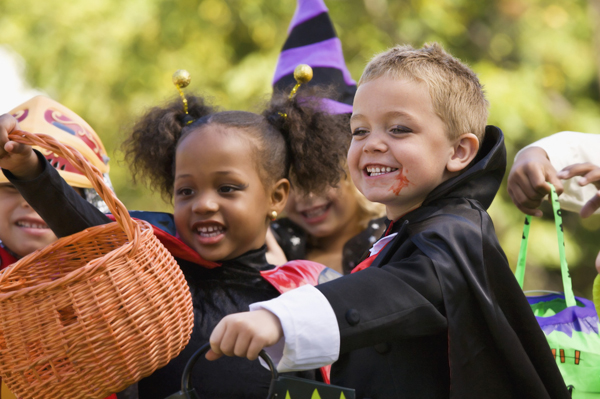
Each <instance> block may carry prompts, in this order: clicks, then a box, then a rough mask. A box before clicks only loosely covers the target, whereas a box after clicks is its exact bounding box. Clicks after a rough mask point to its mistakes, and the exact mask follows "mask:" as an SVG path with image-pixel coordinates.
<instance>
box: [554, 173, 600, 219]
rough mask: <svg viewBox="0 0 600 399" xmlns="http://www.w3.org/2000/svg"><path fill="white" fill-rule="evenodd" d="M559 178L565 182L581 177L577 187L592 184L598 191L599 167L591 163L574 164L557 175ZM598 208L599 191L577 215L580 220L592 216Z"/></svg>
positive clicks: (599, 203) (599, 180) (599, 182)
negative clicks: (579, 216)
mask: <svg viewBox="0 0 600 399" xmlns="http://www.w3.org/2000/svg"><path fill="white" fill-rule="evenodd" d="M557 176H558V177H559V178H561V179H563V180H566V179H570V178H572V177H575V176H583V178H581V179H579V182H578V183H579V185H580V186H585V185H587V184H593V185H594V186H596V189H598V190H600V166H597V165H594V164H591V163H576V164H574V165H571V166H567V167H566V168H564V169H563V170H561V171H560V172H558V175H557ZM598 208H600V191H598V192H596V195H594V196H593V197H592V198H591V199H590V200H589V201H588V202H586V203H585V205H584V206H583V207H582V208H581V211H579V214H580V215H581V217H582V218H586V217H588V216H590V215H592V214H593V213H594V212H595V211H596V209H598Z"/></svg>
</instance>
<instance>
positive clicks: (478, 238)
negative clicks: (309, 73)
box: [207, 43, 570, 399]
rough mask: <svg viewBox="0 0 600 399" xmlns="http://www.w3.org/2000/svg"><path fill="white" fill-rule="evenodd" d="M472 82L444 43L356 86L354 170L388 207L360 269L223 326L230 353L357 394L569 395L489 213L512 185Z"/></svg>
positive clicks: (498, 136)
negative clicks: (311, 372)
mask: <svg viewBox="0 0 600 399" xmlns="http://www.w3.org/2000/svg"><path fill="white" fill-rule="evenodd" d="M487 106H488V104H487V101H486V100H485V97H484V94H483V90H482V86H481V84H480V83H479V81H478V79H477V77H476V75H475V74H474V73H473V72H472V71H471V70H470V69H469V68H468V67H467V66H465V65H464V64H462V63H461V62H460V61H458V60H457V59H455V58H453V57H452V56H450V55H449V54H447V53H446V52H444V50H443V49H442V48H441V47H440V46H439V45H438V44H435V43H434V44H430V45H425V46H424V47H423V48H421V49H417V50H415V49H413V48H412V47H410V46H399V47H395V48H392V49H390V50H388V51H386V52H384V53H382V54H379V55H377V56H376V57H375V58H374V59H373V60H372V61H371V62H370V63H369V64H368V65H367V67H366V69H365V72H364V74H363V76H362V78H361V80H360V82H359V85H358V90H357V93H356V97H355V100H354V112H353V115H352V119H351V129H352V135H353V138H352V144H351V146H350V150H349V152H348V167H349V169H350V175H351V177H352V180H353V182H354V184H355V185H356V186H357V188H358V189H359V190H360V191H361V192H362V193H363V194H364V195H365V196H366V197H367V198H368V199H369V200H371V201H375V202H380V203H382V204H384V205H385V206H386V210H387V216H388V218H389V219H390V223H389V227H388V229H387V231H386V233H385V235H384V237H383V238H382V239H381V240H380V241H378V242H377V243H376V244H375V245H374V246H373V248H372V249H371V255H372V256H371V257H370V258H369V259H367V260H365V262H363V264H362V265H359V266H358V268H359V269H363V270H361V271H359V272H357V273H354V274H352V275H349V276H345V277H343V278H340V279H338V280H336V281H332V282H330V283H326V284H322V285H320V286H317V287H316V288H315V287H306V286H305V287H301V288H298V289H296V290H294V291H291V292H289V293H287V294H284V295H282V296H281V297H279V298H277V299H275V300H272V301H268V302H261V303H257V304H254V305H252V306H251V312H248V313H240V314H237V315H231V316H228V317H226V318H224V319H223V320H222V321H221V323H220V324H219V325H218V326H217V327H216V328H215V330H214V331H213V334H212V336H211V344H212V352H211V353H209V354H208V355H207V357H208V358H209V359H215V358H217V357H219V356H220V355H222V354H225V355H229V356H231V355H237V356H246V357H248V358H251V359H253V358H256V356H257V354H258V352H259V351H260V349H262V348H264V347H270V348H268V351H269V352H270V353H271V354H272V355H273V356H274V357H276V361H277V362H278V367H279V369H280V370H282V371H283V370H296V369H305V368H314V367H317V366H322V365H324V364H328V363H333V362H335V363H334V364H333V367H332V373H331V380H332V383H334V384H339V385H343V386H348V387H352V388H355V389H356V392H357V398H448V397H453V398H461V399H462V398H550V397H552V398H562V397H564V398H568V397H570V396H569V393H568V392H567V390H566V388H565V386H564V383H563V382H562V378H561V376H560V373H559V371H558V368H557V367H556V364H555V360H554V359H553V357H552V355H551V352H550V349H549V348H548V344H547V343H546V340H545V338H544V335H543V333H542V332H541V330H540V329H539V327H538V325H537V322H536V320H535V318H534V317H533V315H532V313H531V310H530V308H529V305H528V304H527V301H526V300H525V298H524V296H523V294H522V293H521V291H520V289H519V287H518V285H517V284H516V281H515V279H514V277H513V275H512V273H511V271H510V269H509V267H508V263H507V261H506V258H505V256H504V253H503V251H502V249H501V248H500V245H499V244H498V241H497V238H496V234H495V232H494V228H493V225H492V221H491V219H490V217H489V215H488V214H487V212H486V209H487V208H488V206H489V205H490V204H491V202H492V200H493V198H494V196H495V195H496V192H497V190H498V188H499V186H500V183H501V181H502V177H503V175H504V171H505V166H506V153H505V149H504V142H503V136H502V132H501V131H500V129H498V128H496V127H493V126H488V127H486V126H485V124H486V119H487Z"/></svg>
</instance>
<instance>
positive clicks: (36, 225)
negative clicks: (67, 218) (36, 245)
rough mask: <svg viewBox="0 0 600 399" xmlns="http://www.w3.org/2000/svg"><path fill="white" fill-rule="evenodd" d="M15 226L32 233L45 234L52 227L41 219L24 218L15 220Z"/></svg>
mask: <svg viewBox="0 0 600 399" xmlns="http://www.w3.org/2000/svg"><path fill="white" fill-rule="evenodd" d="M15 226H17V227H18V228H20V229H23V231H25V232H27V234H30V235H44V234H47V233H48V232H50V231H51V230H50V227H49V226H48V225H47V224H46V223H44V221H43V220H41V219H37V218H36V219H33V218H22V219H19V220H17V221H16V222H15Z"/></svg>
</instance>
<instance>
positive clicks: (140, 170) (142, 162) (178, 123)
mask: <svg viewBox="0 0 600 399" xmlns="http://www.w3.org/2000/svg"><path fill="white" fill-rule="evenodd" d="M187 101H188V113H189V114H186V113H185V112H184V109H183V105H182V103H181V99H179V98H177V99H176V100H173V101H172V102H171V103H169V104H167V105H166V106H164V107H154V108H152V109H150V110H149V111H148V112H146V114H145V115H143V116H142V117H141V118H140V119H138V121H137V122H136V123H135V124H134V125H133V127H132V129H131V133H130V134H129V137H128V138H127V139H126V140H125V142H124V143H123V152H124V153H125V160H126V161H127V163H128V164H129V169H130V170H131V174H132V177H133V180H134V182H139V181H142V182H144V183H145V184H146V185H147V186H148V187H149V188H150V189H151V190H153V191H158V192H160V193H161V194H162V196H163V198H164V199H165V200H167V201H170V200H171V198H172V196H173V178H174V170H173V167H174V161H175V148H176V146H177V142H178V141H179V138H180V137H181V133H182V130H183V129H184V127H186V126H187V125H189V124H190V123H191V122H190V121H194V120H197V119H200V118H202V117H204V116H206V115H208V114H210V113H212V112H214V109H213V108H212V107H211V106H209V105H207V104H206V103H205V101H204V99H203V98H202V97H197V96H187Z"/></svg>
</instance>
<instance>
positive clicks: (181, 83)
mask: <svg viewBox="0 0 600 399" xmlns="http://www.w3.org/2000/svg"><path fill="white" fill-rule="evenodd" d="M191 81H192V78H191V77H190V73H189V72H188V71H186V70H185V69H178V70H177V71H175V73H174V74H173V84H174V85H175V87H176V88H177V91H178V92H179V95H180V96H181V100H182V101H183V109H184V111H185V113H186V115H188V103H187V99H186V98H185V95H184V94H183V90H181V89H184V88H186V87H188V85H189V84H190V82H191Z"/></svg>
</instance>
